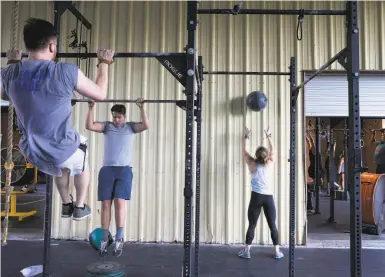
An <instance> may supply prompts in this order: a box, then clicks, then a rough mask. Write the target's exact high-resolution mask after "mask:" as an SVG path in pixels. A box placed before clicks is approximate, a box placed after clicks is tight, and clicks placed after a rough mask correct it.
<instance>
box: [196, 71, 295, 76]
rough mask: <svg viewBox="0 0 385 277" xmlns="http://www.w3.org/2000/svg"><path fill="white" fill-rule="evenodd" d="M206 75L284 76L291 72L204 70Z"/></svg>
mask: <svg viewBox="0 0 385 277" xmlns="http://www.w3.org/2000/svg"><path fill="white" fill-rule="evenodd" d="M203 74H206V75H272V76H280V75H281V76H284V75H290V73H289V72H258V71H255V72H253V71H248V72H242V71H203Z"/></svg>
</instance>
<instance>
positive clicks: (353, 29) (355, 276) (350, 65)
mask: <svg viewBox="0 0 385 277" xmlns="http://www.w3.org/2000/svg"><path fill="white" fill-rule="evenodd" d="M346 13H347V22H348V26H347V71H348V95H349V117H348V120H349V137H350V141H349V155H348V159H349V174H348V175H347V178H348V186H349V187H350V191H351V194H350V276H351V277H361V276H362V272H361V270H362V267H361V264H362V262H361V232H362V219H361V160H362V159H361V156H362V153H361V120H360V97H359V76H360V58H359V57H360V53H359V35H358V33H359V30H358V3H357V1H347V2H346Z"/></svg>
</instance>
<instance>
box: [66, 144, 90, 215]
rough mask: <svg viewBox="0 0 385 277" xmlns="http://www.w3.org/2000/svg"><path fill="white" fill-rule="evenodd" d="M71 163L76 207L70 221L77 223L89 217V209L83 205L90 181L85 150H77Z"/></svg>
mask: <svg viewBox="0 0 385 277" xmlns="http://www.w3.org/2000/svg"><path fill="white" fill-rule="evenodd" d="M71 162H72V164H71V165H72V168H71V175H72V176H74V185H75V189H76V205H75V209H74V214H73V216H72V219H73V220H78V221H79V220H83V219H86V218H87V217H89V216H90V215H91V208H90V207H89V206H88V205H86V204H85V203H84V201H85V199H86V195H87V191H88V186H89V181H90V172H89V168H88V152H87V149H85V150H84V149H83V150H81V149H78V150H77V151H76V153H75V155H73V159H72V161H71Z"/></svg>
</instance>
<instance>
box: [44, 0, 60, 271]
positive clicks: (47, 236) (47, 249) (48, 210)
mask: <svg viewBox="0 0 385 277" xmlns="http://www.w3.org/2000/svg"><path fill="white" fill-rule="evenodd" d="M62 13H63V11H62V10H61V9H60V3H59V2H57V1H54V27H55V29H56V32H57V33H58V34H59V33H60V16H61V15H62ZM59 45H60V41H59V36H58V38H57V49H59ZM52 189H53V177H52V176H50V175H48V174H47V175H46V192H45V210H44V229H43V232H44V246H43V247H44V252H43V277H49V276H50V256H51V226H52Z"/></svg>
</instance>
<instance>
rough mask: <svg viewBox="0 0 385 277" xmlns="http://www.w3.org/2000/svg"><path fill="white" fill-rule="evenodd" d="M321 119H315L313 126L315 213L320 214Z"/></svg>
mask: <svg viewBox="0 0 385 277" xmlns="http://www.w3.org/2000/svg"><path fill="white" fill-rule="evenodd" d="M320 129H321V119H320V118H317V119H316V127H315V212H314V213H315V214H320V205H319V200H320V199H319V197H320V188H321V167H322V165H321V163H320V161H321V142H320Z"/></svg>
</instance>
